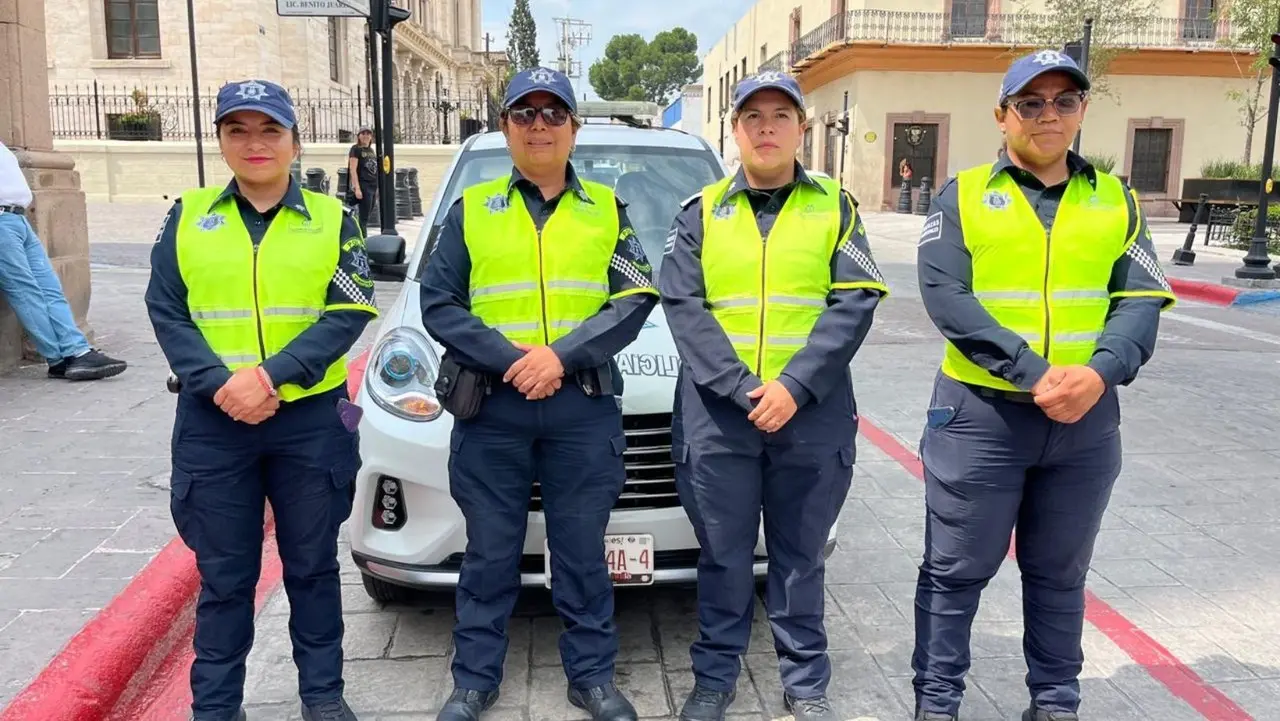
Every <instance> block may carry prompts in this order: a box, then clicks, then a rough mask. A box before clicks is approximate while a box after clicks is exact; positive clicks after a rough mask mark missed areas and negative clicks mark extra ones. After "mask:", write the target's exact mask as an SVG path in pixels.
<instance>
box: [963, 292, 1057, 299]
mask: <svg viewBox="0 0 1280 721" xmlns="http://www.w3.org/2000/svg"><path fill="white" fill-rule="evenodd" d="M1042 295H1043V294H1042V293H1040V291H1036V290H980V291H978V292H976V293H974V296H976V297H977V298H978V300H1040V298H1041V296H1042Z"/></svg>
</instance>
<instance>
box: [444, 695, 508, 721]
mask: <svg viewBox="0 0 1280 721" xmlns="http://www.w3.org/2000/svg"><path fill="white" fill-rule="evenodd" d="M497 702H498V692H497V691H490V692H488V693H485V692H484V691H473V690H471V689H468V688H455V689H454V690H453V693H451V694H449V700H448V701H445V702H444V708H442V709H440V713H438V714H436V721H477V720H478V719H479V718H480V714H481V713H484V712H485V711H488V710H489V709H490V708H491V707H492V706H493V705H494V704H495V703H497Z"/></svg>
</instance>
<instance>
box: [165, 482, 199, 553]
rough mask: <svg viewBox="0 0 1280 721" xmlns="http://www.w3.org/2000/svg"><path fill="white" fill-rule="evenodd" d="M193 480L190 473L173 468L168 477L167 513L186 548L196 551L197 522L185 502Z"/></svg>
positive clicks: (197, 550) (189, 493)
mask: <svg viewBox="0 0 1280 721" xmlns="http://www.w3.org/2000/svg"><path fill="white" fill-rule="evenodd" d="M194 480H195V479H194V478H193V477H192V476H191V474H190V473H187V472H186V471H183V470H179V469H177V468H174V469H173V473H172V474H171V475H170V478H169V513H170V515H172V516H173V526H174V528H175V529H177V531H178V537H179V538H181V539H182V542H183V543H185V544H186V545H187V548H190V549H191V550H192V551H194V552H197V553H198V552H199V549H198V548H197V547H196V544H197V540H198V539H197V536H198V534H197V533H196V528H197V527H198V524H197V523H196V522H195V520H194V519H193V518H192V512H191V508H190V506H189V505H188V504H187V498H188V497H189V496H190V495H191V485H192V482H193V481H194Z"/></svg>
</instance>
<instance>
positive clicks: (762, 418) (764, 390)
mask: <svg viewBox="0 0 1280 721" xmlns="http://www.w3.org/2000/svg"><path fill="white" fill-rule="evenodd" d="M747 398H750V399H751V400H753V401H754V400H756V399H759V403H756V407H755V408H754V409H752V411H751V413H749V414H747V420H749V421H751V422H752V423H755V424H756V428H759V429H760V430H762V431H764V432H765V433H776V432H777V431H778V430H779V429H781V428H782V427H783V426H784V425H786V424H787V422H788V421H790V420H791V417H792V416H794V415H795V414H796V399H794V398H792V397H791V392H790V391H788V390H787V387H786V386H784V385H782V384H781V383H779V382H778V381H776V380H775V381H769V382H768V383H765V384H764V385H762V386H760V387H759V388H756V389H755V390H753V391H751V392H750V393H748V394H747Z"/></svg>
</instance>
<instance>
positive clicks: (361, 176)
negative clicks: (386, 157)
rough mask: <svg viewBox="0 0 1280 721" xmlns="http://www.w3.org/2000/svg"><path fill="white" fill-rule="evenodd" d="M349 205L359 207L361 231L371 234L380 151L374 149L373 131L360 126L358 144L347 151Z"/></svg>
mask: <svg viewBox="0 0 1280 721" xmlns="http://www.w3.org/2000/svg"><path fill="white" fill-rule="evenodd" d="M347 178H348V181H347V183H348V184H347V205H351V206H356V207H358V208H359V213H358V215H359V216H360V232H361V233H364V234H365V235H366V236H368V235H369V214H370V213H371V212H373V200H374V198H376V197H378V153H377V151H376V150H374V149H373V131H372V130H370V129H368V128H360V133H359V134H358V135H356V144H355V145H352V146H351V152H349V153H347Z"/></svg>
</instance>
